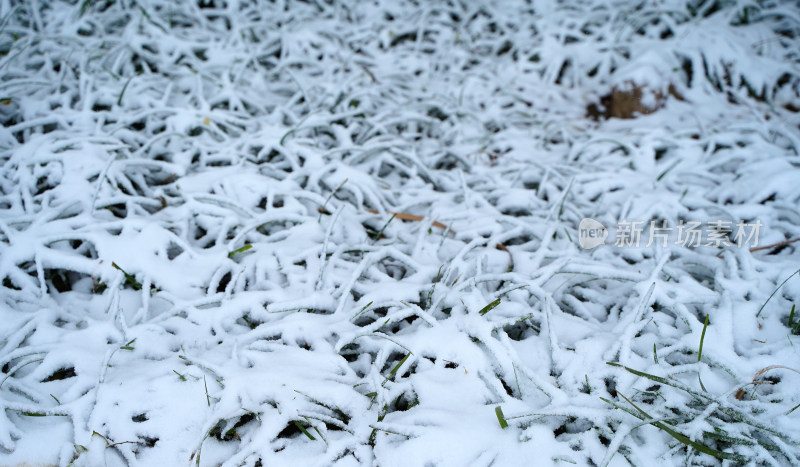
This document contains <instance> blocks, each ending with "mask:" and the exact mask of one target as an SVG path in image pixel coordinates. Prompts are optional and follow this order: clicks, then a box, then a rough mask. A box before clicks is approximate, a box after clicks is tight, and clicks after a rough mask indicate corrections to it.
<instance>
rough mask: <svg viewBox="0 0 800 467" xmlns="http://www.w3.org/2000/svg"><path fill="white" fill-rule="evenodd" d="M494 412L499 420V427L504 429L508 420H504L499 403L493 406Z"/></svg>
mask: <svg viewBox="0 0 800 467" xmlns="http://www.w3.org/2000/svg"><path fill="white" fill-rule="evenodd" d="M494 414H495V415H497V421H498V422H500V428H502V429H504V430H505V429H506V428H508V422H507V421H506V417H505V415H503V409H502V408H501V407H500V406H499V405H498V406H497V407H495V408H494Z"/></svg>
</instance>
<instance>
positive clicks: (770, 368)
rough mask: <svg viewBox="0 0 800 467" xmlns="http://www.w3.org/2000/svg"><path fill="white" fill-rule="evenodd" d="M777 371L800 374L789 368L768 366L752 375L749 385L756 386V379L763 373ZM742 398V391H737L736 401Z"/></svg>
mask: <svg viewBox="0 0 800 467" xmlns="http://www.w3.org/2000/svg"><path fill="white" fill-rule="evenodd" d="M777 369H782V370H789V371H794V372H795V373H797V374H800V371H797V370H795V369H794V368H789V367H788V366H783V365H770V366H768V367H765V368H762V369H760V370H758V372H756V374H754V375H753V381H752V382H751V383H750V384H757V383H756V379H758V377H759V376H761V375H763V374H764V373H766V372H768V371H770V370H777ZM742 396H744V389H739V391H738V392H737V393H736V398H737V399H741V398H742Z"/></svg>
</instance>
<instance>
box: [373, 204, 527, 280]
mask: <svg viewBox="0 0 800 467" xmlns="http://www.w3.org/2000/svg"><path fill="white" fill-rule="evenodd" d="M367 212H368V213H370V214H380V213H379V212H378V211H376V210H374V209H367ZM386 213H387V214H391V215H392V218H395V217H396V218H398V219H400V220H401V221H417V222H419V221H424V220H425V218H424V217H422V216H418V215H416V214H409V213H407V212H392V211H386ZM433 226H434V227H439V228H440V229H444V230H445V231H447V230H448V229H449V230H450V232H453V235H455V234H456V231H455V230H453V229H450V228H449V227H448V226H446V225H444V224H442V223H441V222H439V221H433ZM496 248H497V249H498V250H503V251H505V252H506V253H508V259H509V261H510V262H511V265H510V266H509V272H510V271H511V270H512V269H514V257H513V256H511V252H510V251H508V248H507V247H506V246H505V245H503V244H502V243H498V244H497V247H496Z"/></svg>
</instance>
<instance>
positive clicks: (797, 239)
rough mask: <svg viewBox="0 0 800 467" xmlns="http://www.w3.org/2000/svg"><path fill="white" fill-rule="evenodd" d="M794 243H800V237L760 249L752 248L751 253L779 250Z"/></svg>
mask: <svg viewBox="0 0 800 467" xmlns="http://www.w3.org/2000/svg"><path fill="white" fill-rule="evenodd" d="M794 242H800V237H798V238H793V239H791V240H786V241H783V242H778V243H773V244H772V245H765V246H760V247H758V248H750V253H752V252H754V251H761V250H769V249H770V248H777V247H779V246H784V245H789V244H791V243H794Z"/></svg>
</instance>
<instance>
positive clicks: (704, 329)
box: [697, 314, 708, 362]
mask: <svg viewBox="0 0 800 467" xmlns="http://www.w3.org/2000/svg"><path fill="white" fill-rule="evenodd" d="M707 327H708V314H706V322H705V323H704V324H703V332H702V334H700V348H699V349H698V350H697V361H698V362H699V361H700V357H702V356H703V340H705V338H706V328H707Z"/></svg>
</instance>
